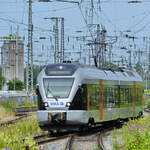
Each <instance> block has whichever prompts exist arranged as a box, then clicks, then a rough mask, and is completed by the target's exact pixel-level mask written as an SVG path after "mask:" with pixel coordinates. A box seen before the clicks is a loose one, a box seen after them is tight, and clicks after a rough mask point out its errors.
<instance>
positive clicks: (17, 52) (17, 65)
mask: <svg viewBox="0 0 150 150" xmlns="http://www.w3.org/2000/svg"><path fill="white" fill-rule="evenodd" d="M18 32H19V26H18V25H17V32H16V78H18V77H19V75H18V67H19V62H18V54H19V51H18V50H19V49H18Z"/></svg>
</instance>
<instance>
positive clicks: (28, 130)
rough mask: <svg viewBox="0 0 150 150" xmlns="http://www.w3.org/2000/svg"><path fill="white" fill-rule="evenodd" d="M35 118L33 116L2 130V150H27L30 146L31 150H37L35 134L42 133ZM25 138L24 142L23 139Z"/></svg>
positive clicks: (0, 147)
mask: <svg viewBox="0 0 150 150" xmlns="http://www.w3.org/2000/svg"><path fill="white" fill-rule="evenodd" d="M42 132H43V131H41V129H40V128H39V126H38V122H37V119H36V117H35V116H32V117H30V118H28V119H25V120H23V121H19V122H18V123H16V124H13V125H9V126H7V127H2V128H0V149H4V148H11V150H17V149H19V150H25V145H28V146H29V148H30V150H37V149H38V146H37V145H36V143H35V141H34V139H33V138H32V137H31V135H33V134H38V133H42ZM23 137H25V141H24V142H23V140H22V138H23Z"/></svg>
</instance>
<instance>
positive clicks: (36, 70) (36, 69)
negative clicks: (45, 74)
mask: <svg viewBox="0 0 150 150" xmlns="http://www.w3.org/2000/svg"><path fill="white" fill-rule="evenodd" d="M43 67H44V66H37V65H33V87H36V84H37V77H38V75H39V73H40V72H41V70H42V69H43ZM24 77H25V78H24V82H25V83H26V68H24Z"/></svg>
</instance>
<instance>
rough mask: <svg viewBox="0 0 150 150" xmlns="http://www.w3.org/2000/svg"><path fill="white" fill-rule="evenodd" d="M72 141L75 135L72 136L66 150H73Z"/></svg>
mask: <svg viewBox="0 0 150 150" xmlns="http://www.w3.org/2000/svg"><path fill="white" fill-rule="evenodd" d="M72 141H73V135H72V136H70V138H69V140H68V142H67V145H66V150H71V145H72Z"/></svg>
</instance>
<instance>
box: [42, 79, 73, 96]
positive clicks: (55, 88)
mask: <svg viewBox="0 0 150 150" xmlns="http://www.w3.org/2000/svg"><path fill="white" fill-rule="evenodd" d="M73 82H74V78H45V79H44V89H45V94H46V97H48V98H52V97H54V96H55V97H61V98H67V97H69V94H70V91H71V88H72V85H73Z"/></svg>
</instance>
